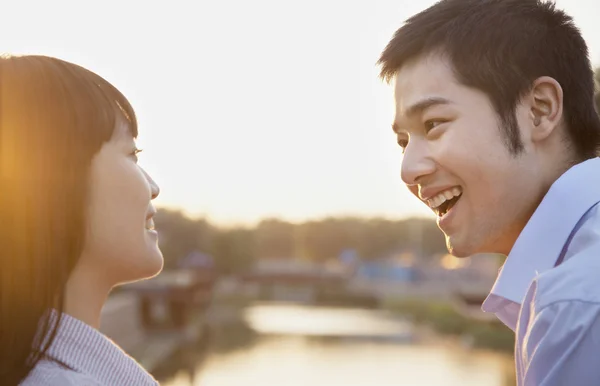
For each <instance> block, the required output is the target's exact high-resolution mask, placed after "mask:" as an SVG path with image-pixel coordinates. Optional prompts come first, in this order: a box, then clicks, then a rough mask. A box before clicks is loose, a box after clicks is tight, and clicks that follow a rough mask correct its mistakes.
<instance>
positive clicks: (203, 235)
mask: <svg viewBox="0 0 600 386" xmlns="http://www.w3.org/2000/svg"><path fill="white" fill-rule="evenodd" d="M154 221H155V226H156V229H158V231H159V245H160V249H161V250H162V253H163V256H164V259H165V268H167V269H168V268H174V267H175V266H176V265H177V262H178V261H179V259H181V258H183V257H185V256H186V255H187V254H189V253H190V252H192V251H194V250H198V251H202V252H205V253H213V249H214V248H213V245H212V244H213V238H214V233H215V228H214V227H213V226H212V225H210V224H209V223H208V221H206V220H204V219H191V218H189V217H187V216H186V215H185V214H183V213H182V212H181V211H174V210H167V209H159V210H158V211H157V213H156V215H155V219H154Z"/></svg>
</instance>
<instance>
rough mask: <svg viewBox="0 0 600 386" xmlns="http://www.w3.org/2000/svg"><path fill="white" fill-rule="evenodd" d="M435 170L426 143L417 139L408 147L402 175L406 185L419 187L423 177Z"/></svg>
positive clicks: (405, 152)
mask: <svg viewBox="0 0 600 386" xmlns="http://www.w3.org/2000/svg"><path fill="white" fill-rule="evenodd" d="M435 168H436V166H435V162H434V161H433V159H432V158H431V155H430V154H429V150H428V146H427V143H426V141H424V140H419V139H416V140H413V141H411V142H410V143H409V144H408V145H407V146H406V149H405V151H404V157H403V159H402V167H401V173H400V174H401V177H402V181H404V183H405V184H406V185H408V186H414V185H417V184H418V183H419V180H420V179H421V178H422V177H423V176H426V175H429V174H432V173H433V172H435Z"/></svg>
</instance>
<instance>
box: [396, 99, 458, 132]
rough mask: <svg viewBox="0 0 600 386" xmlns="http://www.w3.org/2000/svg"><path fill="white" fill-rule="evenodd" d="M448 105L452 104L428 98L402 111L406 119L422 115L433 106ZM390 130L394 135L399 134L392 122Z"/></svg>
mask: <svg viewBox="0 0 600 386" xmlns="http://www.w3.org/2000/svg"><path fill="white" fill-rule="evenodd" d="M449 104H452V102H451V101H450V100H448V99H446V98H442V97H428V98H425V99H422V100H420V101H418V102H416V103H414V104H412V105H411V106H409V107H408V108H406V110H405V111H404V115H405V116H407V117H411V116H414V115H417V114H422V113H423V112H424V111H425V110H427V109H428V108H431V107H433V106H437V105H449ZM392 130H393V131H394V133H398V132H400V127H399V126H398V124H397V123H396V122H394V123H393V124H392Z"/></svg>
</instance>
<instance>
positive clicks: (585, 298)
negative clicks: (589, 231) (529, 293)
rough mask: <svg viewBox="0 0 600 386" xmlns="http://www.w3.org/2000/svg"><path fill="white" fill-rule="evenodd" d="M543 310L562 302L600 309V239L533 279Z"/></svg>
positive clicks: (537, 297)
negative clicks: (580, 303)
mask: <svg viewBox="0 0 600 386" xmlns="http://www.w3.org/2000/svg"><path fill="white" fill-rule="evenodd" d="M534 284H535V285H534V286H532V287H533V288H535V291H536V294H535V301H536V303H537V305H538V306H539V307H540V308H543V307H545V306H548V305H550V304H552V303H556V302H561V301H581V302H588V303H597V304H598V305H600V285H599V284H600V239H599V240H594V241H593V242H590V243H588V244H587V245H586V246H585V248H581V249H580V250H578V251H577V253H575V254H574V255H573V256H572V257H571V258H569V260H567V261H565V262H563V263H562V264H560V265H559V266H557V267H555V268H552V269H550V270H548V271H546V272H543V273H541V274H539V275H538V276H537V277H536V278H535V279H534Z"/></svg>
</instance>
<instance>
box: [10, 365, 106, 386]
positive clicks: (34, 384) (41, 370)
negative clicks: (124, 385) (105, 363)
mask: <svg viewBox="0 0 600 386" xmlns="http://www.w3.org/2000/svg"><path fill="white" fill-rule="evenodd" d="M80 385H81V386H103V385H101V384H100V383H98V382H97V381H96V380H94V379H92V378H91V377H89V376H87V375H86V374H82V373H78V372H76V371H73V370H68V369H65V368H64V367H62V366H60V365H59V364H57V363H54V362H49V361H45V360H44V361H41V362H39V363H38V364H37V366H36V367H35V368H34V369H33V370H32V371H31V373H30V374H29V376H28V377H27V378H26V379H25V380H24V381H23V382H21V383H20V386H80Z"/></svg>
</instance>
